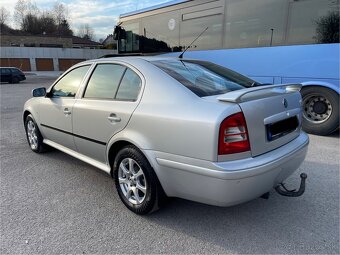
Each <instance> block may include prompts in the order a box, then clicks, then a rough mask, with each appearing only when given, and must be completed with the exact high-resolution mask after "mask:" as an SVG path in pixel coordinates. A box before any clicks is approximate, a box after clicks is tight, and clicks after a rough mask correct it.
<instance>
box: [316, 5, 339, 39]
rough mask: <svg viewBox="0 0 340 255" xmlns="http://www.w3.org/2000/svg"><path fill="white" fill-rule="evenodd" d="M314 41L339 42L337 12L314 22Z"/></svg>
mask: <svg viewBox="0 0 340 255" xmlns="http://www.w3.org/2000/svg"><path fill="white" fill-rule="evenodd" d="M316 40H317V42H318V43H338V42H339V12H338V11H332V12H329V13H328V14H327V15H326V16H323V17H320V18H319V19H317V20H316Z"/></svg>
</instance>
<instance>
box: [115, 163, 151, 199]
mask: <svg viewBox="0 0 340 255" xmlns="http://www.w3.org/2000/svg"><path fill="white" fill-rule="evenodd" d="M118 181H119V186H120V189H121V191H122V192H123V194H124V196H125V197H126V199H127V200H128V201H129V202H130V203H132V204H134V205H139V204H141V203H143V201H144V199H145V197H146V191H147V184H146V179H145V176H144V172H143V169H142V168H141V167H140V165H139V164H138V163H137V162H136V161H135V160H133V159H132V158H125V159H123V160H122V162H121V163H120V165H119V169H118Z"/></svg>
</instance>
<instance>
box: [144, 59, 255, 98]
mask: <svg viewBox="0 0 340 255" xmlns="http://www.w3.org/2000/svg"><path fill="white" fill-rule="evenodd" d="M151 63H153V64H154V65H156V66H157V67H159V68H160V69H162V70H163V71H164V72H166V73H167V74H168V75H170V76H171V77H173V78H174V79H176V80H177V81H179V82H180V83H182V84H183V85H184V86H186V87H187V88H188V89H190V90H191V91H192V92H193V93H195V94H196V95H197V96H199V97H204V96H212V95H219V94H224V93H227V92H230V91H233V90H239V89H244V88H245V87H251V86H254V85H257V83H256V82H255V81H253V80H251V79H249V78H247V77H245V76H243V75H241V74H238V73H236V72H234V71H232V70H229V69H227V68H224V67H222V66H219V65H216V64H213V63H210V62H205V61H188V60H186V61H184V60H158V61H152V62H151Z"/></svg>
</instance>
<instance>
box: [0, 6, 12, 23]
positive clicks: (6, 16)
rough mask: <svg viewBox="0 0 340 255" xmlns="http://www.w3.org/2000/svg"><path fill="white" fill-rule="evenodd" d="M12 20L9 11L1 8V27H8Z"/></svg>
mask: <svg viewBox="0 0 340 255" xmlns="http://www.w3.org/2000/svg"><path fill="white" fill-rule="evenodd" d="M9 18H10V13H9V12H8V11H7V9H6V8H5V7H3V6H2V7H1V8H0V25H7V22H8V20H9Z"/></svg>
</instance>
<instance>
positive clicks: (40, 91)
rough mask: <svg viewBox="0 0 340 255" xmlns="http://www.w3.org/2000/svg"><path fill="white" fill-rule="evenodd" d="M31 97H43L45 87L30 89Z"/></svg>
mask: <svg viewBox="0 0 340 255" xmlns="http://www.w3.org/2000/svg"><path fill="white" fill-rule="evenodd" d="M32 96H33V97H44V96H46V88H44V87H42V88H36V89H33V90H32Z"/></svg>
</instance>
